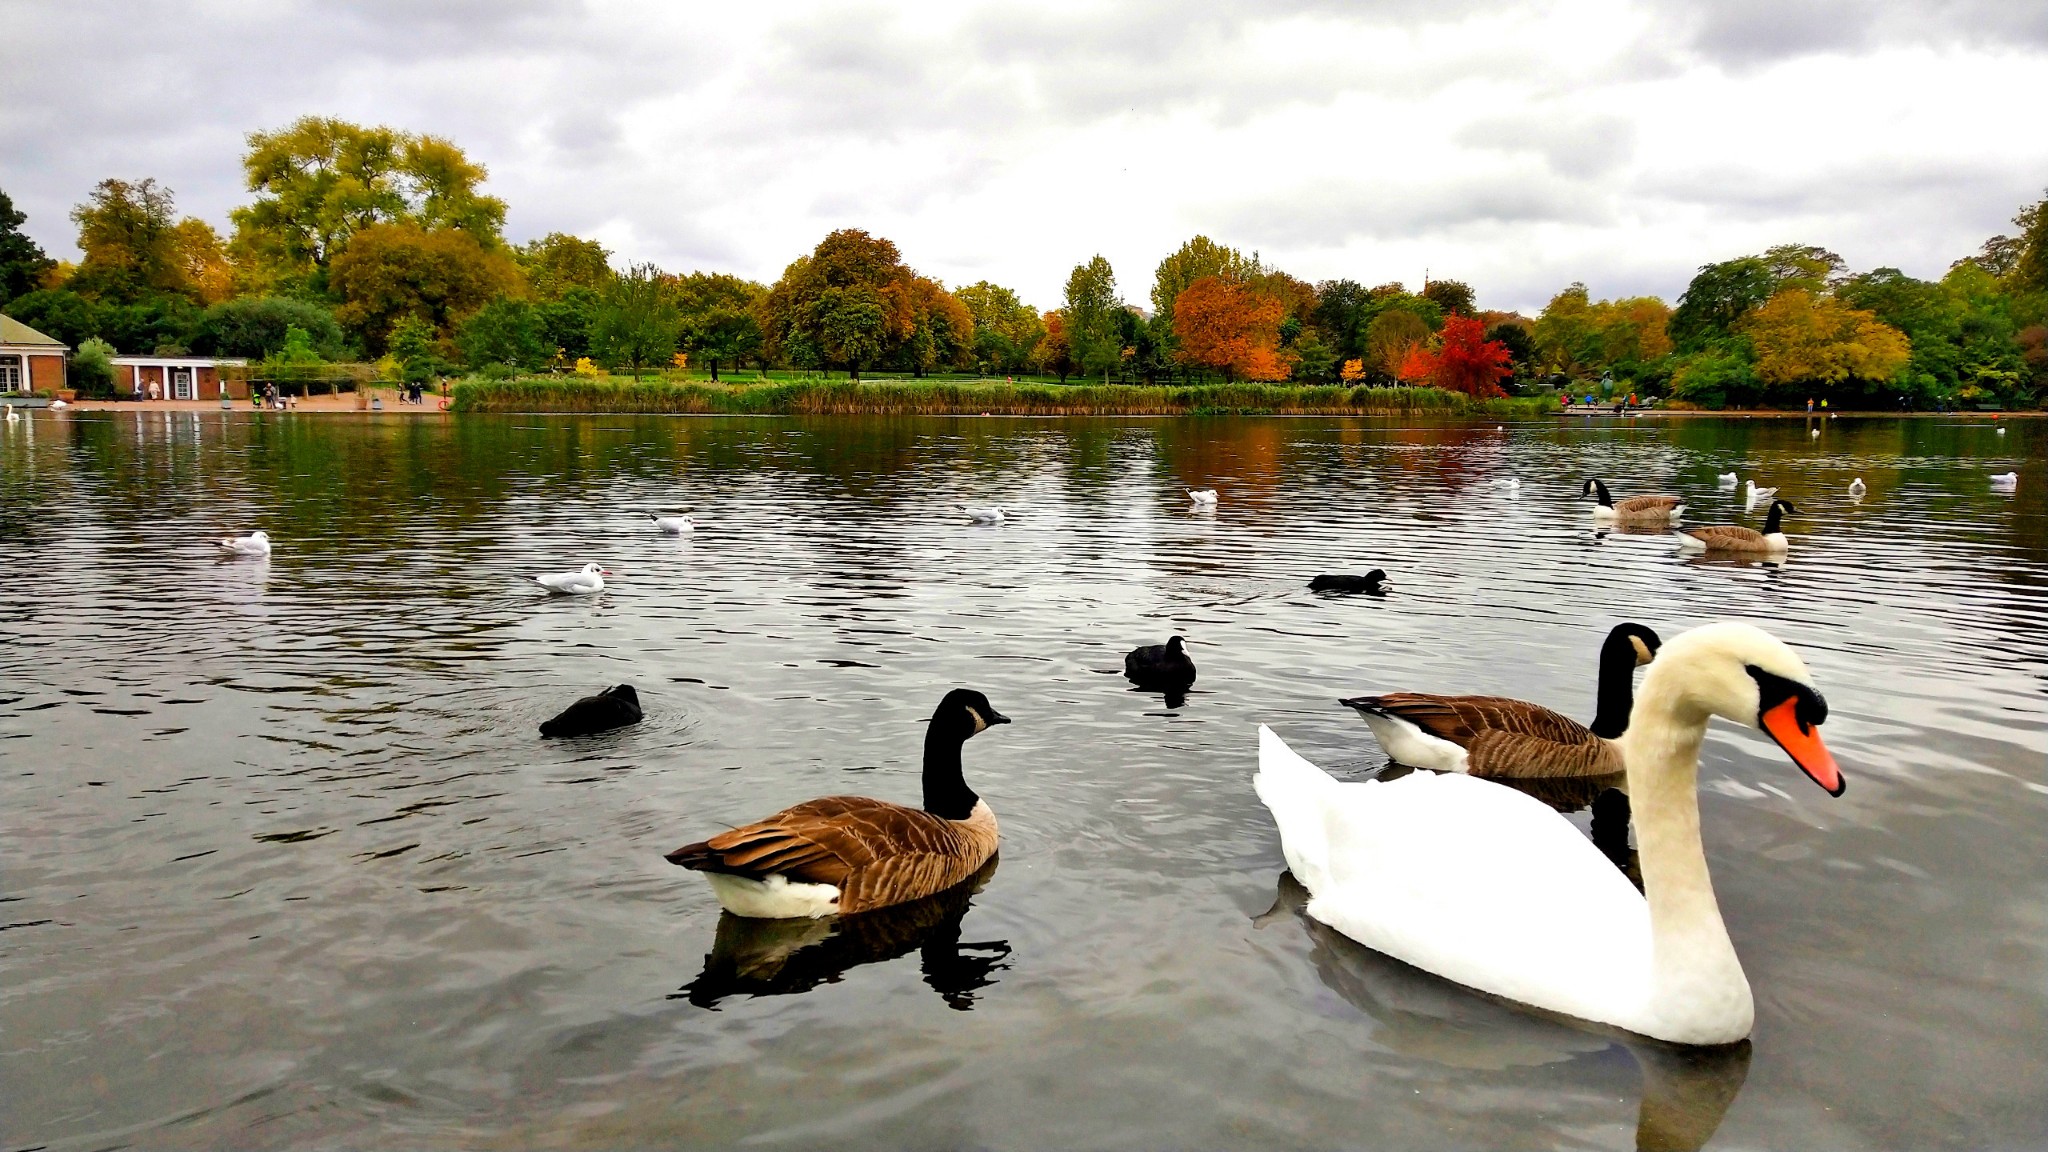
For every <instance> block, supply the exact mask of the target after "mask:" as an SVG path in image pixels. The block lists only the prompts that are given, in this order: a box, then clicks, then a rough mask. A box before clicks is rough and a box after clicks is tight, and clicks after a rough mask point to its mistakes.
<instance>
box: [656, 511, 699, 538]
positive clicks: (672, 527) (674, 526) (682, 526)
mask: <svg viewBox="0 0 2048 1152" xmlns="http://www.w3.org/2000/svg"><path fill="white" fill-rule="evenodd" d="M647 518H648V519H650V520H652V521H654V526H655V527H656V528H659V529H661V530H662V531H663V532H666V533H667V534H669V535H670V536H681V535H682V534H683V533H685V532H694V531H696V530H697V522H696V521H695V520H693V519H691V518H690V515H689V513H687V512H686V513H684V514H683V515H681V516H661V515H657V514H656V513H653V512H649V513H648V514H647Z"/></svg>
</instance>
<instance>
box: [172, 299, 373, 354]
mask: <svg viewBox="0 0 2048 1152" xmlns="http://www.w3.org/2000/svg"><path fill="white" fill-rule="evenodd" d="M293 328H297V329H298V330H299V331H301V332H304V333H305V334H306V336H307V339H309V340H310V341H311V342H312V345H313V348H314V350H315V351H316V352H318V353H319V354H320V355H321V356H322V357H323V358H325V359H328V360H339V359H341V358H342V356H343V355H344V348H343V344H342V340H343V337H342V332H341V325H340V324H338V323H336V322H335V319H334V313H332V312H330V311H328V310H327V308H326V307H325V306H324V305H320V304H315V303H313V302H312V301H310V300H296V299H289V298H286V297H281V296H239V297H236V298H235V299H233V300H223V301H221V302H220V303H218V304H215V305H213V306H212V307H210V308H208V309H207V310H206V313H205V315H204V316H202V317H201V318H200V321H199V328H198V330H197V332H196V333H195V334H194V337H193V341H192V350H193V351H194V352H198V353H200V354H201V355H206V356H245V357H247V358H249V359H251V360H262V359H266V358H268V357H270V356H274V355H276V354H277V352H278V350H279V349H281V348H283V347H284V341H285V335H286V333H288V332H289V331H290V330H292V329H293Z"/></svg>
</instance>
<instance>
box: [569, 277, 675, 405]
mask: <svg viewBox="0 0 2048 1152" xmlns="http://www.w3.org/2000/svg"><path fill="white" fill-rule="evenodd" d="M667 281H668V278H667V277H666V276H664V275H663V274H662V272H661V269H659V268H656V267H655V266H654V265H652V264H636V265H634V266H633V267H632V268H630V269H628V270H627V271H626V272H625V274H624V275H621V276H620V277H618V278H617V279H616V280H613V281H612V283H611V285H610V286H609V287H607V288H606V289H605V290H604V294H603V295H602V296H600V297H599V298H598V307H597V315H596V317H595V319H594V322H593V323H592V325H591V333H590V343H591V349H592V351H594V352H596V353H597V354H598V356H600V357H601V358H603V359H604V360H605V361H606V362H607V363H610V364H615V365H623V366H624V367H626V368H627V369H629V370H630V371H631V372H632V373H633V378H634V379H635V380H638V379H639V378H640V373H641V372H643V371H645V370H646V369H647V368H649V367H651V366H655V365H661V364H667V363H668V362H669V361H670V360H671V359H673V358H674V356H675V352H676V344H677V341H678V338H679V336H680V332H681V327H682V313H681V312H680V311H679V310H678V309H677V308H676V302H675V293H674V291H673V290H672V289H671V287H670V285H669V284H668V282H667Z"/></svg>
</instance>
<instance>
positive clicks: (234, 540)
mask: <svg viewBox="0 0 2048 1152" xmlns="http://www.w3.org/2000/svg"><path fill="white" fill-rule="evenodd" d="M220 546H221V547H223V548H225V549H227V550H228V551H230V552H233V553H234V554H235V555H237V556H268V555H270V534H269V533H268V532H251V533H249V534H248V535H247V536H224V537H222V538H221V542H220Z"/></svg>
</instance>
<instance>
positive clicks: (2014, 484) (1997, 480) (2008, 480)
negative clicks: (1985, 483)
mask: <svg viewBox="0 0 2048 1152" xmlns="http://www.w3.org/2000/svg"><path fill="white" fill-rule="evenodd" d="M1991 486H1992V487H1993V488H1996V489H1998V490H1999V491H2000V492H2017V491H2019V487H2020V474H2019V473H2017V472H2007V473H2005V474H2003V475H1997V476H1993V477H1992V478H1991Z"/></svg>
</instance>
